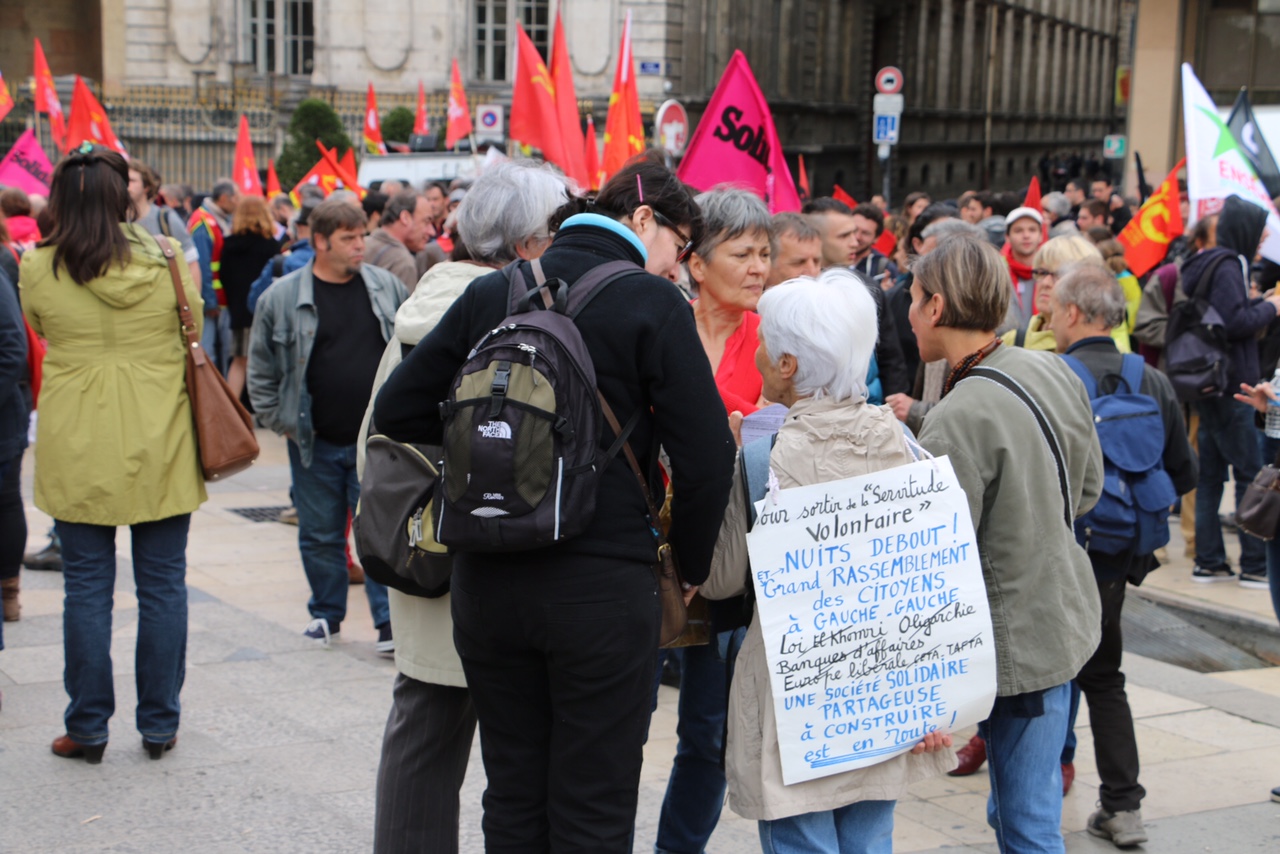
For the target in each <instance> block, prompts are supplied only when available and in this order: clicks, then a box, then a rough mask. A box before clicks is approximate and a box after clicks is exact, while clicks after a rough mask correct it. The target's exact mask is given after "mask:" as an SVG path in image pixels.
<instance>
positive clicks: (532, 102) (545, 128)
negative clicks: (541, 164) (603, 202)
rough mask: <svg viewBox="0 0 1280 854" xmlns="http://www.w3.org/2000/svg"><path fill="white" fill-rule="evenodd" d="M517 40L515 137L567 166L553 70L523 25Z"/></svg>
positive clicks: (514, 96)
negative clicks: (557, 109) (557, 112)
mask: <svg viewBox="0 0 1280 854" xmlns="http://www.w3.org/2000/svg"><path fill="white" fill-rule="evenodd" d="M516 39H517V41H518V43H519V49H518V52H517V59H516V85H515V92H514V93H513V94H512V96H511V138H512V139H514V140H516V141H518V142H522V143H524V144H525V145H528V146H532V147H533V148H540V149H542V157H543V159H545V160H547V161H549V162H551V163H555V164H557V165H559V166H560V167H561V168H564V164H565V162H566V161H567V158H566V157H565V155H564V139H563V137H562V136H561V135H560V123H559V119H558V118H557V114H556V102H555V99H556V87H555V83H554V81H552V79H551V72H550V71H548V70H547V64H546V63H545V62H543V61H542V57H541V56H539V55H538V49H537V48H536V47H534V46H533V41H532V40H531V39H530V38H529V36H528V35H527V34H526V33H525V31H524V27H522V26H520V25H519V24H516Z"/></svg>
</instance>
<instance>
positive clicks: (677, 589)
mask: <svg viewBox="0 0 1280 854" xmlns="http://www.w3.org/2000/svg"><path fill="white" fill-rule="evenodd" d="M597 395H598V396H599V398H600V408H601V409H602V410H603V411H604V418H605V421H607V422H608V423H609V427H610V429H612V430H613V433H614V435H615V436H621V435H622V434H623V433H622V425H621V424H620V423H619V422H618V418H617V416H616V415H614V414H613V409H612V408H610V406H609V403H608V401H606V400H605V399H604V395H601V394H599V393H598V392H597ZM622 453H623V455H624V456H626V458H627V465H629V466H631V471H632V473H633V474H634V475H635V476H636V481H637V482H638V483H639V484H640V491H641V492H642V493H644V501H645V504H646V505H648V508H649V524H650V525H651V526H652V527H653V531H654V534H655V536H656V537H657V538H658V562H657V563H655V564H654V565H653V573H654V575H655V576H656V577H657V579H658V599H659V601H661V602H662V628H661V629H660V630H659V632H658V646H660V647H666V648H674V647H678V646H693V645H695V644H699V643H707V638H706V637H701V638H699V637H693V636H690V635H691V633H690V632H689V631H687V630H688V629H689V628H690V621H689V607H688V606H687V605H686V604H685V601H684V581H683V580H682V579H681V578H680V567H679V565H678V564H677V563H676V555H675V552H674V551H672V550H671V544H670V543H668V542H667V535H666V533H665V532H664V531H663V526H662V522H661V520H660V517H661V514H660V512H659V510H658V508H657V506H656V505H654V503H653V493H651V492H650V491H649V481H648V479H646V478H645V476H644V472H643V471H642V470H641V469H640V463H639V461H637V460H636V455H635V452H633V451H632V450H631V443H630V442H624V443H623V445H622ZM701 634H704V635H705V634H706V631H705V623H704V624H703V631H702V632H701Z"/></svg>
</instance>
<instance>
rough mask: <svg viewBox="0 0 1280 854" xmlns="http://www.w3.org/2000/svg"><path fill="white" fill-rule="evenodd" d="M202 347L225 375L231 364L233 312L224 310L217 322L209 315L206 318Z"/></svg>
mask: <svg viewBox="0 0 1280 854" xmlns="http://www.w3.org/2000/svg"><path fill="white" fill-rule="evenodd" d="M200 346H201V347H203V348H204V352H205V355H206V356H208V357H209V358H211V359H213V363H214V364H215V365H217V366H218V371H219V372H220V373H222V374H224V375H225V374H226V373H227V367H228V366H229V365H230V364H231V312H229V311H227V310H226V309H225V308H224V309H222V311H221V312H220V313H219V314H218V319H217V320H213V319H212V318H210V317H209V315H207V314H206V315H205V316H204V332H203V333H202V334H201V336H200Z"/></svg>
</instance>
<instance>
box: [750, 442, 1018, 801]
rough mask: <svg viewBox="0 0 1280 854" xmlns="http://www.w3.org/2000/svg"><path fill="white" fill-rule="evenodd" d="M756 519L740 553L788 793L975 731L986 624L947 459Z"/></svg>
mask: <svg viewBox="0 0 1280 854" xmlns="http://www.w3.org/2000/svg"><path fill="white" fill-rule="evenodd" d="M757 509H758V511H759V519H758V521H757V522H756V526H755V528H754V529H753V530H752V532H751V533H750V534H749V535H748V537H747V547H748V550H749V552H750V555H751V566H752V577H753V583H754V585H755V589H756V597H757V606H758V608H759V612H760V626H761V629H762V631H763V634H764V643H765V652H766V658H767V659H768V662H769V679H770V685H771V687H772V690H773V701H774V711H775V713H776V717H777V722H778V743H779V746H780V748H781V752H782V776H783V780H784V781H785V782H786V783H787V784H792V783H798V782H801V781H804V780H812V779H816V778H818V777H825V776H828V775H831V774H839V773H841V772H843V771H848V770H852V769H855V768H863V767H866V766H868V765H874V764H876V763H878V762H883V761H885V760H886V759H889V758H891V757H893V756H896V755H899V754H902V753H907V752H916V750H915V749H916V748H917V745H920V744H921V742H922V741H923V742H925V746H924V747H923V748H922V749H938V748H939V747H941V746H942V745H943V744H944V743H946V739H945V736H946V735H948V734H949V733H951V732H953V731H954V730H956V729H958V728H960V727H964V726H968V725H970V724H973V723H976V722H978V721H980V720H983V719H984V718H986V716H987V714H988V713H989V712H990V711H991V704H992V702H993V701H994V699H995V690H996V675H995V674H996V668H995V644H994V642H993V639H992V630H991V614H990V610H989V608H988V606H987V595H986V585H985V583H984V581H983V578H982V567H981V564H980V563H979V559H978V548H977V540H976V536H975V534H974V531H973V523H972V520H971V519H970V517H969V505H968V501H967V499H966V498H965V495H964V492H963V491H962V490H961V488H960V485H959V482H958V481H957V480H956V476H955V472H954V471H953V470H952V468H951V463H950V461H949V460H948V459H947V458H946V457H940V458H938V459H936V460H928V461H923V462H918V463H912V464H910V465H905V466H899V467H898V468H893V469H887V470H885V471H881V472H876V473H875V474H871V475H867V476H864V477H857V478H851V479H848V480H841V481H833V482H830V483H822V484H815V485H812V486H804V487H797V488H794V489H784V490H782V491H781V492H779V493H778V496H777V500H776V501H773V500H771V499H769V498H766V499H765V500H764V501H763V502H761V503H760V504H759V505H757ZM931 734H933V735H932V736H931ZM930 736H931V737H930Z"/></svg>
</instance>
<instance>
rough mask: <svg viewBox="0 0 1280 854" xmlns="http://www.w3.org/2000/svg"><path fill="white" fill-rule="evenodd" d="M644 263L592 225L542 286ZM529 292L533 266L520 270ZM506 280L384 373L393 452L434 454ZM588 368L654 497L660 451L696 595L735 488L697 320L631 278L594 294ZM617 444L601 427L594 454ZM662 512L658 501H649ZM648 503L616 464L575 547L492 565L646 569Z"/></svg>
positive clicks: (552, 258)
mask: <svg viewBox="0 0 1280 854" xmlns="http://www.w3.org/2000/svg"><path fill="white" fill-rule="evenodd" d="M619 259H626V260H630V261H633V262H634V263H636V264H642V263H643V260H642V259H641V257H640V255H639V253H638V252H637V251H636V249H635V248H634V247H633V246H632V245H631V244H630V243H629V242H628V241H626V240H625V239H623V238H622V237H620V236H618V235H616V234H613V233H611V232H609V231H606V230H605V229H603V228H597V227H594V226H575V227H572V228H568V229H564V230H562V231H561V232H560V233H559V234H558V235H557V236H556V239H555V242H553V243H552V245H551V247H550V249H548V250H547V252H546V254H545V255H543V256H542V267H543V270H544V271H545V273H546V275H547V277H548V278H560V279H563V280H564V281H566V282H573V281H575V280H577V279H578V278H579V277H580V276H582V275H583V274H584V273H586V272H587V271H588V270H590V269H591V268H593V267H595V266H598V265H599V264H603V263H605V262H607V261H613V260H619ZM521 271H522V272H523V274H524V276H525V279H526V281H527V282H528V283H529V285H530V286H532V284H533V275H532V273H531V272H530V269H529V265H528V264H527V263H526V264H522V265H521ZM507 287H508V285H507V279H506V276H505V274H504V273H502V272H501V271H499V272H495V273H491V274H489V275H486V276H482V277H481V278H479V279H477V280H475V281H474V282H472V283H471V284H470V285H469V286H468V287H467V289H466V291H464V292H463V294H462V296H461V297H459V298H458V300H457V302H455V303H454V304H453V306H452V307H450V309H449V310H448V311H447V312H446V313H445V315H444V317H443V318H441V320H440V323H439V324H438V325H437V326H436V327H435V329H434V330H432V332H431V333H429V334H428V335H427V337H425V338H423V339H422V341H421V342H419V343H418V345H417V346H416V347H414V348H413V350H412V351H411V352H410V353H409V355H408V356H407V357H406V358H405V360H404V362H402V363H401V364H400V366H399V367H398V368H396V370H395V371H394V372H393V373H392V374H391V376H390V378H389V379H388V380H387V382H386V383H385V384H384V385H383V386H382V390H381V391H380V392H379V393H378V399H377V402H376V404H375V407H374V415H373V420H374V422H375V423H376V424H377V425H378V429H379V430H380V431H381V432H383V433H385V434H387V435H388V436H390V437H392V438H393V439H397V440H399V441H412V442H429V443H435V444H439V442H440V441H441V436H442V423H441V421H440V418H439V414H438V409H437V406H438V404H439V403H440V402H441V401H442V400H444V399H445V397H446V396H447V394H448V392H449V387H450V385H451V384H452V382H453V378H454V375H455V374H456V373H457V371H458V369H459V368H460V367H461V366H462V363H463V362H464V361H465V360H466V358H467V354H468V353H469V352H470V350H471V348H472V346H474V345H475V343H476V342H477V341H479V340H480V338H481V337H482V336H483V335H484V334H485V333H486V332H488V331H489V330H491V329H493V328H494V327H496V326H498V325H499V324H500V323H501V322H502V320H503V318H505V317H506V316H507ZM578 328H579V330H580V331H581V333H582V338H583V341H584V342H585V343H586V346H587V351H588V352H589V353H590V354H591V359H592V361H593V362H594V364H595V370H596V378H597V383H598V385H599V387H600V391H601V392H602V393H603V394H604V397H605V399H606V400H607V401H608V402H609V405H610V406H611V407H612V409H613V410H614V412H615V413H616V414H617V417H618V420H619V421H621V422H623V423H625V422H626V421H627V420H628V419H629V418H630V417H631V416H632V414H633V413H634V412H635V411H636V410H637V409H641V410H643V412H644V413H645V414H644V415H643V416H642V417H641V419H640V422H639V424H638V425H637V426H636V428H635V432H634V433H632V435H631V447H632V448H633V449H634V450H635V453H636V456H637V457H638V458H639V461H640V465H641V466H642V467H643V468H644V469H645V470H646V473H647V477H648V479H649V483H650V486H651V488H654V489H660V488H661V485H662V480H661V478H660V477H659V474H658V466H657V456H656V453H655V451H656V448H657V446H658V445H659V444H661V446H662V448H663V449H664V450H665V451H666V453H667V456H668V457H669V458H670V461H671V470H672V485H673V496H674V498H673V505H672V514H671V515H672V525H671V532H670V536H669V538H670V541H671V544H672V546H673V547H674V549H675V551H676V554H677V556H678V557H679V559H680V565H681V569H682V571H683V574H684V577H685V580H686V581H688V582H689V583H691V584H699V583H701V582H702V581H704V580H705V579H706V576H707V572H708V571H709V569H710V566H711V552H712V549H713V548H714V547H715V542H716V537H717V536H718V534H719V532H720V524H721V522H722V521H723V519H724V511H725V506H726V504H727V503H728V500H729V487H730V484H731V482H732V477H733V464H734V452H735V447H734V442H733V436H732V434H731V433H730V432H729V426H728V419H727V418H726V417H725V411H724V404H723V403H722V402H721V400H720V394H719V392H718V391H717V390H716V384H715V378H714V376H713V375H712V373H711V365H710V363H709V362H708V360H707V356H706V353H705V352H704V351H703V349H702V343H701V341H700V340H699V338H698V331H697V327H696V326H695V325H694V320H693V309H692V308H691V307H690V306H689V303H688V302H686V301H685V299H684V297H683V296H682V295H681V294H680V292H679V290H677V289H676V287H675V286H674V285H672V284H671V283H670V282H668V281H666V280H665V279H661V278H658V277H657V276H654V275H651V274H649V273H644V272H640V271H637V272H636V273H635V274H634V275H631V276H626V277H623V278H621V279H619V280H617V281H615V282H614V283H613V284H611V285H610V286H609V287H607V288H606V289H605V290H604V291H602V292H601V293H600V294H599V295H598V296H597V297H596V298H595V299H593V300H592V301H591V303H590V304H589V305H588V306H587V308H586V309H585V310H584V311H583V312H582V314H581V315H579V317H578ZM613 439H614V437H613V435H612V434H611V432H610V431H609V429H608V427H605V428H604V429H603V430H602V433H601V444H602V447H607V446H608V445H609V444H610V443H611V442H612V441H613ZM657 500H658V503H661V496H657ZM646 515H647V512H646V509H645V502H644V498H643V496H642V495H641V492H640V490H639V488H638V487H637V485H636V479H635V475H633V474H632V472H631V469H630V468H629V467H628V466H627V463H626V461H625V459H624V458H623V456H622V454H619V455H618V456H617V457H615V458H614V459H613V461H612V462H611V463H610V464H609V467H608V468H607V469H606V470H605V472H604V473H603V475H602V478H601V483H600V491H599V497H598V501H597V505H596V513H595V518H594V520H593V521H592V523H591V526H590V527H589V528H588V529H587V530H586V531H585V532H584V533H582V534H581V535H580V536H578V537H575V538H574V539H572V540H568V541H566V542H563V543H559V544H557V545H555V546H551V547H549V548H547V549H545V550H539V551H537V552H515V553H510V554H504V555H500V556H499V557H500V558H501V559H502V560H503V562H504V563H507V564H510V563H512V562H520V561H523V560H531V561H538V562H545V561H546V558H547V556H548V555H549V554H552V555H553V554H556V553H557V552H559V553H561V554H565V555H595V556H603V557H613V558H624V559H630V560H636V561H641V562H644V563H653V562H654V560H655V559H656V548H655V544H654V539H653V536H652V534H651V533H650V531H649V528H648V525H647V524H646V521H645V518H646Z"/></svg>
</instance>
